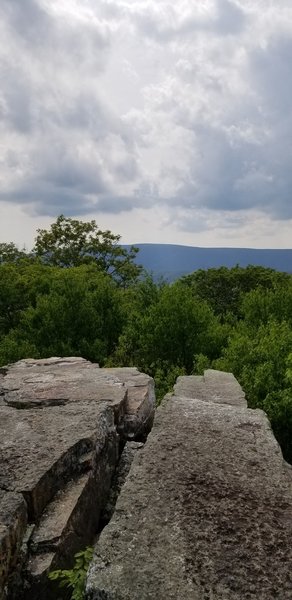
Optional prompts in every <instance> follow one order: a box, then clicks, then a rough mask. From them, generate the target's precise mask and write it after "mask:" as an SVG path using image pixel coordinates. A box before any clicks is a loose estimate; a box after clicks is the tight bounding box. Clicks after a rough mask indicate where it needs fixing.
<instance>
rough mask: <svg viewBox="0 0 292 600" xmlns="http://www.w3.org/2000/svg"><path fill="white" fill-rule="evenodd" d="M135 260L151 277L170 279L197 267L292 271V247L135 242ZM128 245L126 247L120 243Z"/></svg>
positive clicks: (190, 271)
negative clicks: (265, 268)
mask: <svg viewBox="0 0 292 600" xmlns="http://www.w3.org/2000/svg"><path fill="white" fill-rule="evenodd" d="M135 246H137V247H138V248H139V254H138V256H137V262H138V263H139V264H142V265H143V267H144V268H145V269H146V270H147V271H151V272H152V273H153V275H154V277H155V278H158V277H165V278H166V279H168V280H169V281H173V280H174V279H177V278H178V277H181V276H182V275H185V274H187V273H192V272H193V271H196V270H197V269H210V268H212V267H213V268H216V267H222V266H225V267H234V266H235V265H237V264H238V265H239V266H241V267H246V266H247V265H261V266H263V267H270V268H272V269H276V270H277V271H286V272H288V273H292V249H287V250H278V249H277V250H275V249H271V250H269V249H254V248H196V247H192V246H178V245H174V244H135ZM124 247H126V248H129V246H124Z"/></svg>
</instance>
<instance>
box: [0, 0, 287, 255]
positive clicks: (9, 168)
mask: <svg viewBox="0 0 292 600" xmlns="http://www.w3.org/2000/svg"><path fill="white" fill-rule="evenodd" d="M0 45H1V47H0V78H1V79H0V81H1V86H0V129H1V131H0V241H14V242H16V243H18V244H19V245H23V244H26V246H27V247H28V248H31V246H32V243H33V238H34V236H35V231H36V229H37V227H47V226H48V225H49V224H50V223H51V222H52V221H53V220H54V218H55V217H56V216H57V215H59V214H61V213H63V214H65V215H66V216H72V217H73V216H74V217H76V218H81V219H84V220H89V219H96V221H97V223H98V224H99V226H100V227H101V228H103V229H111V230H112V231H113V232H114V233H119V234H121V235H122V241H123V242H124V243H133V242H136V243H137V242H155V243H158V242H161V243H175V244H186V245H192V246H240V247H243V246H249V247H263V248H264V247H279V248H281V247H282V248H285V247H292V201H291V193H292V2H291V0H196V1H194V0H176V2H171V0H127V1H125V2H124V1H123V0H1V2H0Z"/></svg>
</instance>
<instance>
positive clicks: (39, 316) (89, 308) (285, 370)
mask: <svg viewBox="0 0 292 600" xmlns="http://www.w3.org/2000/svg"><path fill="white" fill-rule="evenodd" d="M119 241H120V237H119V236H116V235H114V234H112V233H111V232H109V231H106V232H102V231H101V230H99V228H98V226H97V225H96V223H95V221H91V222H89V223H84V222H82V221H77V220H74V219H70V218H66V217H64V216H62V215H61V216H60V217H58V219H57V220H56V222H55V223H54V224H53V225H52V226H51V228H50V229H49V230H48V231H46V230H38V232H37V237H36V242H35V246H34V249H33V250H32V251H31V252H26V251H25V250H18V248H17V247H16V246H15V245H14V244H13V243H9V244H4V243H2V244H1V243H0V366H3V365H5V364H8V363H11V362H14V361H16V360H19V359H21V358H26V357H32V358H45V357H48V356H51V355H54V356H56V355H59V356H62V355H63V356H64V355H75V356H83V357H84V358H87V359H89V360H91V361H94V362H98V363H99V364H100V365H101V366H102V365H105V366H132V365H135V366H137V367H138V368H140V369H142V370H143V371H145V372H147V373H149V374H150V375H152V376H153V377H154V378H155V382H156V388H157V395H158V397H159V398H161V397H162V396H163V395H164V393H166V392H167V391H168V390H169V389H170V388H171V387H172V385H173V383H174V381H175V379H176V377H177V376H178V375H180V374H201V373H203V371H204V369H206V368H215V369H220V370H224V371H231V372H232V373H233V374H234V375H235V377H236V378H237V379H238V381H239V382H240V383H241V385H242V386H243V388H244V390H245V392H246V395H247V399H248V403H249V406H251V407H256V408H262V409H263V410H265V411H266V412H267V414H268V416H269V419H270V421H271V423H272V426H273V429H274V432H275V435H276V437H277V439H278V441H279V442H280V444H281V446H282V450H283V453H284V456H285V458H286V459H287V460H288V461H290V462H292V442H291V440H292V276H291V275H289V274H286V273H279V272H276V271H274V270H272V269H267V268H263V267H258V266H252V265H250V266H248V267H247V268H241V267H238V266H237V267H234V268H232V269H227V268H225V267H221V268H219V269H208V270H206V271H204V270H199V271H196V272H194V273H192V274H190V275H188V276H185V277H183V278H181V279H180V280H178V281H176V282H175V283H173V284H168V283H167V282H164V281H160V282H158V283H157V282H154V281H153V279H152V277H151V276H150V275H149V274H147V273H145V272H143V271H142V269H141V267H139V266H138V265H137V264H136V262H135V261H134V259H135V257H136V254H137V249H136V248H134V247H132V248H131V249H130V250H129V251H127V250H125V249H124V248H122V247H121V246H120V245H119Z"/></svg>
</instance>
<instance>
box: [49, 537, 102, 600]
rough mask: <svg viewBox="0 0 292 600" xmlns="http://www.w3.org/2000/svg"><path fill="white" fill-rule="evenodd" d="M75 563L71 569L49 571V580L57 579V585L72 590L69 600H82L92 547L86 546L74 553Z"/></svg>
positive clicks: (91, 556)
mask: <svg viewBox="0 0 292 600" xmlns="http://www.w3.org/2000/svg"><path fill="white" fill-rule="evenodd" d="M74 558H75V564H74V567H73V568H72V569H64V570H60V569H59V570H57V571H52V572H51V573H49V579H50V580H51V581H59V587H61V588H64V587H66V588H69V589H70V590H72V595H71V600H84V598H85V582H86V574H87V571H88V567H89V565H90V562H91V561H92V558H93V548H91V547H88V548H86V549H85V550H83V551H82V552H77V554H75V557H74Z"/></svg>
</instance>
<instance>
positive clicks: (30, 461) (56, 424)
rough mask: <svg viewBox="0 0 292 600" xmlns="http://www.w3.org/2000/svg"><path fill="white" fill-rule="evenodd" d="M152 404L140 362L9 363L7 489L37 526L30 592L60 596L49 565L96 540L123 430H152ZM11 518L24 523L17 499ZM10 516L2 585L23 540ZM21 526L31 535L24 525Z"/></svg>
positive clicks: (3, 445)
mask: <svg viewBox="0 0 292 600" xmlns="http://www.w3.org/2000/svg"><path fill="white" fill-rule="evenodd" d="M154 401H155V398H154V383H153V380H152V379H151V378H150V377H148V376H147V375H143V374H141V373H139V372H138V371H137V369H135V368H129V369H128V368H125V369H122V368H121V369H100V368H99V366H98V365H96V364H92V363H90V362H88V361H86V360H84V359H82V358H74V357H69V358H50V359H44V360H33V359H27V360H22V361H19V362H18V363H16V364H14V365H10V366H8V367H4V368H2V369H1V372H0V462H1V471H0V493H4V490H5V493H7V492H11V493H13V496H12V497H13V498H16V499H18V501H19V502H20V505H21V506H24V507H25V510H27V514H28V523H29V524H35V528H34V531H33V532H32V535H31V537H30V539H29V540H28V542H27V544H28V552H29V559H28V566H27V592H23V598H24V597H28V598H29V599H30V600H32V599H33V598H40V597H42V598H43V599H44V600H45V598H51V597H52V598H56V595H55V592H54V590H53V589H51V588H50V586H49V585H48V584H47V571H48V568H59V567H63V566H68V565H69V564H70V563H71V564H72V561H73V554H74V553H75V552H76V551H77V550H79V549H81V548H84V547H85V546H86V545H87V544H88V543H90V542H91V541H92V539H93V536H94V535H95V533H96V531H97V528H98V525H99V518H100V513H101V510H102V509H103V508H104V507H105V504H106V501H107V497H108V493H109V489H110V485H111V479H112V476H113V473H114V472H115V468H116V464H117V462H118V459H119V446H120V440H121V437H122V438H125V439H127V437H129V438H130V439H133V438H136V437H138V438H139V437H140V436H143V435H146V433H147V432H148V431H149V428H150V427H151V423H152V420H153V416H154ZM1 490H2V491H1ZM5 497H6V496H5ZM7 498H8V496H7ZM24 500H25V502H24ZM9 506H11V509H10V508H9ZM7 515H8V516H7ZM7 515H6V517H7V518H8V517H9V518H10V520H11V523H14V524H15V527H17V514H16V512H15V509H14V504H13V503H10V505H8V508H7ZM6 517H5V519H6ZM5 519H4V516H2V513H1V512H0V531H1V532H2V530H3V532H4V533H3V535H4V538H3V539H4V540H6V541H5V544H7V543H9V544H10V546H9V547H11V560H10V559H9V561H8V562H7V561H6V562H7V566H6V567H5V569H4V568H3V569H1V570H0V586H2V589H3V588H4V585H6V580H7V569H8V571H9V569H10V570H11V565H13V564H15V561H16V562H17V560H18V559H19V546H20V542H19V543H18V542H17V544H16V543H14V541H13V539H14V538H13V535H14V534H13V531H14V530H13V527H12V529H11V527H10V528H8V529H7V527H6V525H5ZM3 527H4V529H5V527H6V529H5V531H4V529H3ZM18 530H19V537H20V538H23V537H24V535H25V534H24V530H25V528H24V527H23V528H20V527H19V528H18ZM1 535H2V534H1ZM7 535H8V538H9V539H8V542H7ZM5 536H6V537H5ZM9 536H10V537H9ZM17 539H18V538H17ZM5 564H6V563H5ZM0 589H1V587H0ZM24 594H25V595H24ZM10 596H11V598H12V597H13V598H17V597H19V594H18V593H16V592H15V593H14V592H11V593H10ZM0 600H2V599H1V594H0Z"/></svg>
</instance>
